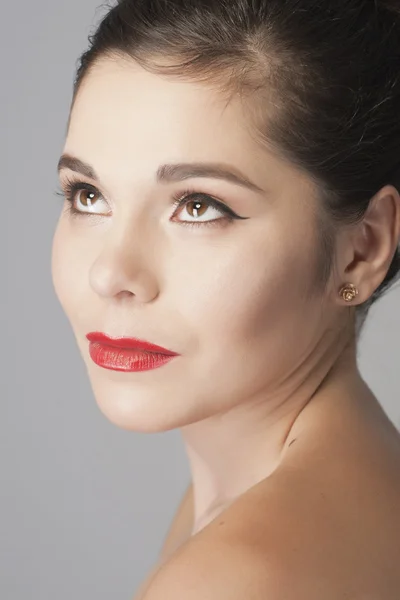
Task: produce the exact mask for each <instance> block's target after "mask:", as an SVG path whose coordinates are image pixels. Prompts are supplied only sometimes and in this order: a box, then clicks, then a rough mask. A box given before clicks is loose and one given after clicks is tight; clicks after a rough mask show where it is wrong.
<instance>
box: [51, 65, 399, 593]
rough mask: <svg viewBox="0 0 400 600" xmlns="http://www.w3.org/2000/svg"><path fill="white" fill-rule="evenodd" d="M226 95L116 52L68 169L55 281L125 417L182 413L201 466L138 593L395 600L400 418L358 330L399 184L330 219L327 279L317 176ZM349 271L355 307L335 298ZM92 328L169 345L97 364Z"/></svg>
mask: <svg viewBox="0 0 400 600" xmlns="http://www.w3.org/2000/svg"><path fill="white" fill-rule="evenodd" d="M225 100H226V99H224V98H221V97H220V96H219V95H218V93H217V92H216V90H215V89H213V88H212V87H209V86H206V85H203V84H195V83H193V82H184V81H174V80H171V79H168V78H163V77H158V76H156V75H154V74H152V73H149V72H147V71H144V70H143V69H141V68H140V67H139V66H138V65H136V64H135V63H134V62H133V61H130V60H121V58H120V57H116V58H115V60H111V59H110V58H109V57H108V58H107V59H106V58H104V59H102V60H101V61H100V63H99V64H97V66H96V68H94V69H92V70H91V72H90V74H89V75H88V76H87V77H86V78H85V80H84V83H83V86H82V87H81V88H80V92H79V94H78V95H77V99H76V102H75V104H74V107H73V109H72V112H71V119H70V126H69V130H68V134H67V139H66V142H65V147H64V150H63V160H62V161H60V164H59V167H60V182H61V185H62V187H63V190H65V193H66V200H65V202H64V207H63V211H62V213H61V215H60V219H59V223H58V226H57V229H56V233H55V236H54V242H53V257H52V273H53V283H54V286H55V290H56V293H57V295H58V297H59V299H60V302H61V304H62V306H63V308H64V310H65V313H66V315H67V316H68V318H69V320H70V322H71V325H72V328H73V331H74V334H75V337H76V341H77V344H78V347H79V349H80V351H81V353H82V357H83V359H84V361H85V365H86V368H87V372H88V376H89V378H90V381H91V384H92V389H93V392H94V395H95V397H96V401H97V403H98V405H99V407H100V409H101V411H102V412H103V414H104V415H105V416H107V418H108V419H109V420H110V421H111V422H113V423H114V424H115V425H117V426H119V427H121V428H123V429H128V430H131V431H141V432H153V433H154V432H157V431H159V432H161V431H168V430H172V429H177V428H179V429H180V431H181V433H182V436H183V440H184V443H185V449H186V452H187V456H188V459H189V463H190V470H191V481H192V487H191V488H190V489H189V492H188V495H187V497H186V499H184V501H183V503H182V507H181V508H180V509H179V511H178V513H177V515H176V518H175V519H174V523H173V525H172V527H171V532H170V535H169V536H168V539H167V540H166V543H165V546H164V549H163V552H162V556H161V557H160V564H159V565H157V566H156V567H155V569H154V570H153V572H152V574H151V575H150V576H149V578H148V579H147V581H146V582H144V583H143V586H142V588H141V590H140V591H138V593H137V596H136V598H137V599H139V598H143V599H144V600H168V599H169V598H170V599H171V600H172V599H173V600H180V599H182V600H225V599H226V600H314V599H315V600H331V599H332V600H340V599H343V600H344V599H345V598H347V599H348V598H352V599H355V600H395V598H398V590H399V589H400V576H399V574H398V573H397V570H396V564H398V563H399V562H400V560H399V559H400V549H399V541H398V540H400V535H399V534H400V532H399V517H398V510H397V507H398V506H399V504H400V502H399V501H400V489H399V488H400V485H399V472H400V468H399V467H400V443H399V433H398V432H397V431H396V430H395V429H394V427H393V426H392V425H391V424H390V422H389V420H388V418H387V417H386V415H385V414H384V412H383V410H382V409H381V407H380V405H379V403H378V401H377V399H376V398H375V397H374V396H373V394H372V392H371V390H369V388H368V387H367V385H366V384H365V382H364V381H363V379H362V378H361V376H360V373H359V372H358V369H357V363H356V348H355V346H354V345H353V340H354V316H355V315H354V311H355V307H356V305H357V304H362V303H363V302H366V301H367V300H368V299H369V298H370V296H371V294H373V292H374V291H375V290H376V289H377V288H378V287H379V285H380V284H381V283H382V281H383V280H384V278H385V276H386V274H387V272H388V269H389V266H390V264H391V261H392V258H393V255H394V252H395V249H396V247H397V245H398V243H399V238H400V195H399V193H398V191H397V190H396V189H395V188H394V187H393V186H390V185H386V186H385V187H383V188H382V189H381V190H379V191H378V192H377V193H376V195H375V196H374V198H373V199H371V202H370V205H369V208H368V211H367V213H366V215H365V216H364V218H363V221H362V222H360V223H358V224H357V225H354V226H348V227H340V228H338V230H337V235H336V240H335V242H336V244H335V250H336V252H335V257H334V258H335V260H334V265H333V268H332V272H331V273H330V278H329V281H328V282H327V284H326V286H324V287H323V288H322V286H320V287H318V286H316V285H315V283H316V280H317V272H318V264H317V263H318V261H317V258H319V255H320V249H319V248H320V246H319V243H320V242H319V239H318V235H317V232H318V231H319V229H318V228H319V226H320V225H319V222H318V220H317V219H316V215H317V214H318V212H319V210H320V208H321V198H320V195H319V190H318V189H317V188H316V183H315V181H313V179H312V178H311V177H310V175H309V173H307V172H304V171H300V170H299V169H298V168H297V167H296V166H295V165H293V164H292V163H291V162H289V161H288V160H287V159H285V158H284V157H282V156H280V155H279V154H278V153H277V152H276V149H271V148H267V147H264V146H262V147H261V146H260V144H259V142H258V141H257V140H255V139H254V136H253V135H252V130H251V127H249V122H248V118H249V114H250V113H249V111H248V110H246V106H245V105H243V104H242V103H241V102H239V99H237V98H236V99H234V100H232V102H231V103H230V104H229V105H226V102H225ZM266 110H267V111H268V107H266ZM269 112H270V114H269V118H270V119H273V118H274V112H273V110H271V111H269ZM182 163H184V166H183V167H182ZM205 165H206V166H205ZM182 169H183V170H182ZM216 169H217V171H216ZM227 170H228V171H229V173H227ZM238 178H239V179H238ZM71 183H72V184H73V187H72V188H71ZM88 186H89V187H88ZM249 186H250V187H249ZM71 190H74V193H72V192H71ZM175 198H180V202H182V204H180V208H176V204H175V202H173V200H175ZM193 198H194V199H195V201H194V200H193ZM212 199H214V200H216V201H217V202H218V205H215V206H213V204H212V203H211V202H210V200H212ZM218 206H219V208H218ZM221 206H225V207H226V208H221ZM226 209H229V211H230V213H233V214H234V218H233V217H232V216H229V217H227V216H226ZM188 225H190V227H188ZM347 282H352V283H353V284H354V285H355V286H356V287H357V289H358V291H359V294H358V296H357V298H356V299H355V300H354V302H353V303H352V305H351V306H350V305H348V304H347V303H346V302H345V300H344V299H343V298H342V297H341V295H340V294H339V293H338V292H339V290H340V289H341V287H342V286H343V284H344V283H347ZM93 331H102V332H105V333H106V334H108V335H109V336H112V337H124V336H127V337H136V338H139V339H145V340H147V341H150V342H152V343H154V344H157V345H161V346H163V347H166V348H169V349H171V350H173V351H175V352H176V353H177V356H176V357H175V358H174V359H173V360H172V361H170V362H168V363H167V364H165V365H164V366H163V367H161V368H157V369H153V370H148V371H144V372H118V370H110V369H105V368H102V367H100V366H99V365H97V364H95V362H94V361H93V360H92V357H91V355H90V352H89V347H88V339H87V336H86V334H87V333H88V332H93ZM136 598H135V600H136Z"/></svg>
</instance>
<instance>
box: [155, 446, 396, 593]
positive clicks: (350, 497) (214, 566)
mask: <svg viewBox="0 0 400 600" xmlns="http://www.w3.org/2000/svg"><path fill="white" fill-rule="evenodd" d="M360 448H361V447H360ZM319 450H320V451H321V452H322V451H323V450H324V449H323V448H322V447H321V448H320V449H319ZM325 450H327V448H325ZM333 450H335V448H334V447H332V446H331V447H330V451H333ZM353 450H354V452H356V451H357V452H358V449H356V448H353ZM336 451H337V452H339V448H336ZM365 452H366V454H365V459H362V460H361V458H360V456H356V457H355V458H354V459H351V458H350V456H348V460H347V461H346V463H345V462H344V460H343V459H344V458H345V456H346V455H344V456H343V457H342V458H341V459H339V460H338V461H335V460H332V459H330V460H329V461H328V462H327V463H324V462H322V466H317V465H318V464H319V463H318V461H317V462H315V463H313V462H312V461H309V462H308V463H307V464H306V466H305V468H304V469H297V468H287V469H282V470H281V471H279V472H277V473H276V474H274V476H273V477H271V478H269V480H266V481H264V482H261V483H260V484H259V485H257V486H255V487H254V488H253V489H252V490H250V491H249V492H248V493H246V494H245V495H244V496H243V497H241V498H240V499H239V500H238V501H237V502H235V503H234V504H232V505H231V506H230V507H229V508H228V509H227V510H225V511H224V512H222V513H221V514H220V515H219V517H217V518H216V519H215V520H214V521H213V522H212V523H210V524H209V525H208V526H207V527H205V528H204V530H202V531H201V532H200V533H198V534H197V535H196V536H194V537H193V538H192V539H190V540H189V541H188V542H187V543H185V544H183V546H182V547H181V548H180V549H179V550H178V551H177V552H176V553H175V554H174V555H173V556H172V558H171V560H169V561H167V563H166V564H165V565H164V566H162V567H161V568H160V569H159V570H158V572H157V574H156V576H155V577H154V578H153V580H152V582H151V585H150V586H149V587H148V588H147V590H146V594H145V595H144V597H143V598H144V600H169V599H171V600H172V599H174V600H179V599H180V598H182V599H183V598H184V599H185V600H206V599H209V600H214V599H215V600H217V599H218V600H224V599H227V600H228V599H230V600H236V599H237V600H303V599H304V600H321V599H322V598H323V599H324V600H342V599H343V600H347V599H350V598H351V599H352V600H377V598H379V600H398V597H399V589H400V573H399V564H400V514H399V511H398V506H400V462H399V463H397V462H396V461H394V462H393V464H391V462H390V460H389V458H388V456H385V455H384V454H382V455H381V456H380V455H379V452H380V451H379V448H378V447H375V448H372V450H370V453H369V454H368V451H367V448H365ZM327 465H329V467H327Z"/></svg>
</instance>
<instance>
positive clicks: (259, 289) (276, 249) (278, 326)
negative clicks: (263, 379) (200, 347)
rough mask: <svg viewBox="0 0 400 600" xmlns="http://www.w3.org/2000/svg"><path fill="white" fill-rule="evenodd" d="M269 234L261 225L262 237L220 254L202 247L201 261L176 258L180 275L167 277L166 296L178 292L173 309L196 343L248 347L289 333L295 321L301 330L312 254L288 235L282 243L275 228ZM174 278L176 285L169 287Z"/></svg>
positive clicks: (258, 234)
mask: <svg viewBox="0 0 400 600" xmlns="http://www.w3.org/2000/svg"><path fill="white" fill-rule="evenodd" d="M271 229H273V231H271V232H268V231H266V227H265V225H264V227H263V228H262V230H261V232H260V231H258V232H254V233H255V235H247V237H246V240H235V241H233V242H232V243H230V244H227V245H226V246H225V247H224V248H222V247H221V246H219V247H214V248H213V250H210V249H208V248H207V250H204V247H203V252H202V255H201V256H200V255H198V256H196V252H194V253H193V252H191V253H190V254H189V255H187V254H186V255H184V254H181V258H180V269H179V270H178V269H173V270H172V271H171V278H169V279H170V282H169V285H170V289H171V293H174V289H175V290H179V294H178V296H177V297H176V298H175V303H176V304H177V305H179V309H180V313H181V314H183V315H184V316H185V320H186V321H187V322H189V323H190V325H191V328H192V329H193V330H194V331H196V332H197V333H198V335H199V338H200V340H202V339H204V342H205V343H206V342H207V344H209V339H210V337H213V338H214V339H216V340H217V343H218V345H220V344H222V345H226V346H228V345H229V344H231V346H232V347H234V345H235V344H237V343H238V342H240V343H243V342H245V343H246V342H247V343H248V344H249V345H250V344H251V343H252V342H254V340H256V339H257V338H259V339H260V338H262V336H264V338H265V334H266V331H267V332H269V336H270V335H272V334H273V332H274V331H275V330H276V331H277V335H278V333H279V332H280V335H282V332H283V331H285V330H286V329H287V330H288V332H289V333H291V332H292V331H293V325H294V323H295V322H296V321H297V322H298V326H299V327H300V326H301V323H302V322H303V320H302V319H301V313H302V311H303V312H304V309H305V308H306V306H307V307H308V308H310V307H309V303H308V302H307V301H306V299H307V290H308V288H309V287H310V286H311V282H312V279H311V278H312V275H313V273H312V271H311V266H310V258H309V257H310V253H312V248H311V246H310V247H308V245H307V244H305V243H304V242H302V243H301V244H298V243H297V241H296V240H295V239H294V238H293V232H292V240H291V241H290V243H287V242H286V241H285V240H286V236H285V235H284V233H283V232H282V231H280V232H279V228H278V227H277V226H276V224H275V226H274V227H273V228H271ZM281 229H282V228H281ZM299 248H301V251H300V250H299ZM196 259H197V260H196ZM195 265H197V268H195ZM174 273H175V274H176V275H175V276H178V277H179V282H178V281H176V283H174V282H173V281H174V276H173V274H174ZM306 302H307V303H306Z"/></svg>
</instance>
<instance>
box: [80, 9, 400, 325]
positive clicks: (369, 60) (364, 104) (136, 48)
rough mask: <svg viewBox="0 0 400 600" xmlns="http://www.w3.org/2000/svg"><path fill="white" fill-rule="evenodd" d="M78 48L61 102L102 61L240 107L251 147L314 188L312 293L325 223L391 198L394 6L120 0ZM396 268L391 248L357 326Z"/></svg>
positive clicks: (325, 261)
mask: <svg viewBox="0 0 400 600" xmlns="http://www.w3.org/2000/svg"><path fill="white" fill-rule="evenodd" d="M89 42H90V47H89V49H88V50H87V51H86V52H84V54H83V55H82V56H81V58H80V64H79V67H78V70H77V74H76V78H75V83H74V94H73V102H74V100H75V98H76V95H77V93H78V91H79V88H80V85H81V83H82V81H83V79H84V77H85V75H87V74H88V73H89V72H90V69H91V68H92V67H93V66H94V65H95V64H96V63H97V61H98V60H99V59H101V58H102V57H110V58H129V59H134V60H135V61H137V63H139V64H140V65H141V66H142V67H143V68H145V69H147V70H148V71H149V72H152V73H156V74H161V75H166V76H169V77H174V78H178V79H179V78H180V79H182V80H185V81H190V80H191V81H204V82H206V83H209V84H211V85H214V86H215V87H216V88H217V90H218V91H219V92H220V93H221V94H226V96H227V99H228V101H229V99H230V98H232V97H233V96H236V97H240V98H241V99H242V101H243V100H244V101H247V110H246V114H248V115H249V119H250V117H251V119H252V123H253V126H254V127H253V130H254V136H255V138H256V139H257V141H258V142H259V143H260V144H261V145H264V146H265V147H269V148H273V149H274V150H275V151H277V152H279V153H280V154H281V156H283V157H285V158H287V159H289V160H290V161H291V162H292V163H294V164H295V165H297V166H298V167H300V168H301V169H303V170H304V171H305V172H307V173H308V174H309V175H310V177H311V178H312V179H313V180H314V181H315V182H316V184H317V185H318V189H319V190H320V195H321V215H320V216H321V218H320V219H319V237H320V240H321V252H319V253H318V252H317V254H318V255H319V256H320V258H321V260H320V265H319V266H320V268H319V269H318V274H319V277H318V282H317V283H318V286H317V287H319V286H320V285H321V286H324V285H325V284H326V282H327V280H328V278H329V275H330V273H331V269H332V266H333V261H334V256H335V231H336V228H337V227H339V226H340V225H344V224H349V225H351V224H356V223H358V222H360V221H362V219H363V216H364V215H365V212H366V210H367V208H368V206H369V203H370V200H371V198H372V197H373V196H374V195H375V194H376V193H377V192H378V191H379V190H380V189H381V187H383V186H384V185H386V184H389V183H391V184H393V185H395V186H396V187H397V189H398V190H399V191H400V153H399V142H400V5H399V1H398V0H120V1H119V2H117V4H116V5H115V6H113V7H112V8H110V7H107V14H106V15H105V16H104V18H103V19H102V20H101V22H100V24H99V25H98V27H97V29H96V31H95V33H94V34H93V35H91V36H90V37H89ZM399 273H400V248H398V249H397V251H396V253H395V255H394V257H393V260H392V263H391V265H390V268H389V270H388V272H387V275H386V277H385V279H384V281H383V282H382V284H381V285H380V286H379V288H378V289H377V290H375V292H374V293H373V295H372V296H371V297H370V298H369V299H368V301H367V302H365V303H363V304H362V305H360V306H357V307H356V316H357V319H358V329H359V330H360V328H361V326H362V324H363V322H364V321H365V318H366V316H367V313H368V311H369V308H370V306H371V305H372V304H373V303H374V302H375V300H377V299H378V298H379V297H380V296H381V295H382V294H383V293H384V292H385V291H386V290H387V289H388V288H389V286H391V285H392V284H393V283H394V281H395V279H396V278H397V277H398V275H399ZM344 283H345V282H344Z"/></svg>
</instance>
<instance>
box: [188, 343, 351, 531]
mask: <svg viewBox="0 0 400 600" xmlns="http://www.w3.org/2000/svg"><path fill="white" fill-rule="evenodd" d="M303 373H304V375H303V376H302V377H300V378H299V377H297V380H296V383H293V384H291V385H290V384H289V385H288V382H285V389H284V391H283V390H282V391H281V390H274V393H273V394H272V393H269V391H268V390H261V391H260V392H259V394H258V395H257V396H256V397H253V398H251V399H249V400H248V401H246V402H242V403H241V404H239V405H237V406H235V407H233V408H232V409H231V410H230V411H229V412H224V413H221V414H217V415H214V416H211V417H209V418H206V419H204V420H202V421H199V422H196V423H193V424H190V425H187V426H185V427H183V428H182V429H181V433H182V436H183V441H184V444H185V447H186V452H187V456H188V460H189V465H190V469H191V476H192V484H193V498H194V531H193V534H194V533H196V532H197V531H199V530H200V529H202V528H203V527H204V526H205V525H207V524H208V523H209V522H210V521H211V520H212V519H213V518H214V517H215V516H216V514H218V512H219V511H220V510H221V508H226V507H227V506H228V505H229V504H230V503H231V502H233V501H234V500H235V498H237V497H238V496H240V495H241V494H243V493H244V492H246V491H247V490H249V489H250V488H251V487H253V486H254V485H256V484H257V483H259V482H261V481H262V480H264V479H266V478H267V477H268V476H270V475H271V474H272V473H273V472H274V471H275V470H276V469H277V467H278V466H279V465H280V464H281V462H282V458H283V456H284V454H285V452H286V450H287V449H288V447H289V445H290V443H291V441H292V440H293V439H294V438H296V437H297V436H298V435H301V432H302V431H304V429H305V426H306V425H307V424H308V423H309V422H310V418H311V416H312V415H313V414H314V412H315V411H316V412H317V413H318V412H319V410H320V408H321V406H322V405H324V403H328V402H329V401H331V400H332V398H337V397H340V396H341V392H342V391H344V390H345V389H346V387H348V386H349V384H350V385H351V382H353V383H354V382H357V381H359V380H361V375H360V373H359V371H358V368H357V360H356V349H355V345H354V342H350V343H349V341H348V340H347V341H345V342H342V343H341V344H338V345H337V346H336V348H335V350H332V349H330V350H329V351H327V352H324V353H323V356H320V357H319V359H318V360H314V362H313V365H312V368H310V363H308V364H307V365H304V366H303ZM361 381H362V380H361Z"/></svg>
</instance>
